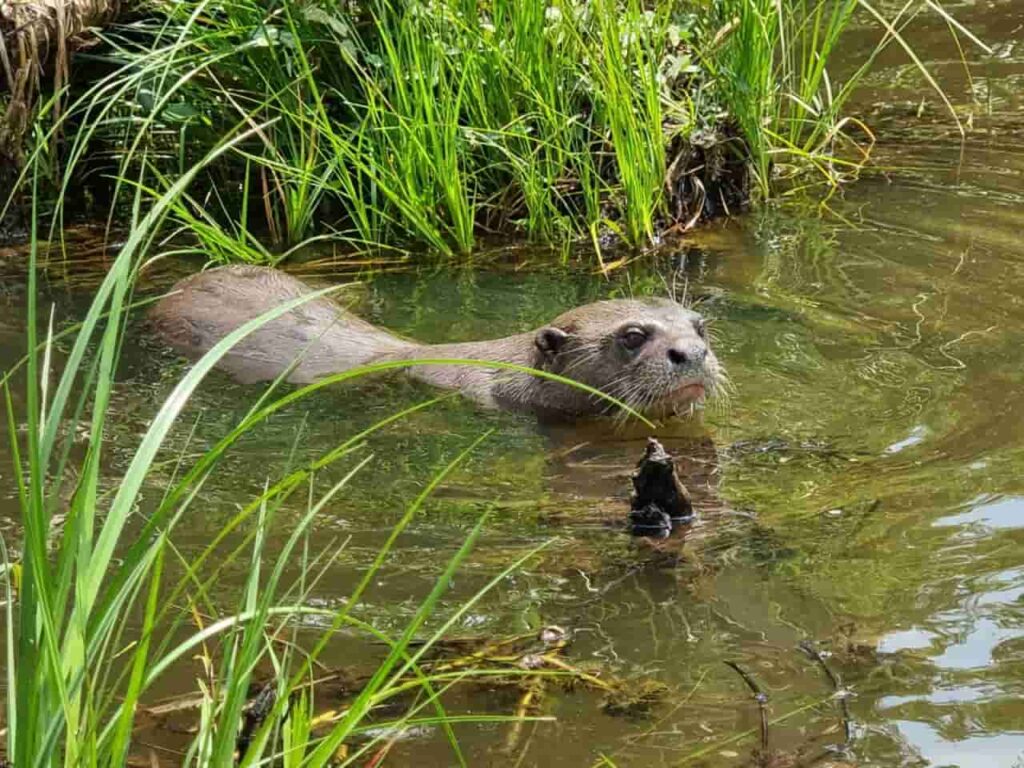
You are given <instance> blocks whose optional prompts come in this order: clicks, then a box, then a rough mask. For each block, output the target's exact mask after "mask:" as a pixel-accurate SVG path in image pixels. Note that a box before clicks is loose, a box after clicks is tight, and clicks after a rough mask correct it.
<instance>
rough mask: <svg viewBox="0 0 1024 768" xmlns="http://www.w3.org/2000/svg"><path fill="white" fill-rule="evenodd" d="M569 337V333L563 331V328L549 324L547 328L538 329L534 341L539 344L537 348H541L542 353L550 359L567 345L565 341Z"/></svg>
mask: <svg viewBox="0 0 1024 768" xmlns="http://www.w3.org/2000/svg"><path fill="white" fill-rule="evenodd" d="M568 339H569V334H567V333H566V332H565V331H563V330H562V329H561V328H555V327H554V326H551V325H549V326H548V327H546V328H541V329H540V330H539V331H537V336H536V337H535V338H534V343H535V344H536V345H537V349H539V350H540V352H541V354H542V355H544V357H545V358H546V359H548V360H550V359H551V358H553V357H554V356H555V355H557V354H558V351H559V350H560V349H561V348H562V347H563V346H564V345H565V342H566V341H567V340H568Z"/></svg>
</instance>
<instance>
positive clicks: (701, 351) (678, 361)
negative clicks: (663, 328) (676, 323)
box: [668, 344, 708, 368]
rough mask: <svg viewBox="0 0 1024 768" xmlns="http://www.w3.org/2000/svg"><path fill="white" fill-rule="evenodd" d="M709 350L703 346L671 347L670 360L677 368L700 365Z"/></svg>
mask: <svg viewBox="0 0 1024 768" xmlns="http://www.w3.org/2000/svg"><path fill="white" fill-rule="evenodd" d="M707 354H708V348H707V347H705V346H704V345H703V344H687V345H678V344H677V345H676V346H673V347H669V349H668V359H669V362H671V363H672V365H674V366H675V367H676V368H683V367H685V366H687V365H700V364H701V363H703V362H704V358H705V357H707Z"/></svg>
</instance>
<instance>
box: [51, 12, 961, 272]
mask: <svg viewBox="0 0 1024 768" xmlns="http://www.w3.org/2000/svg"><path fill="white" fill-rule="evenodd" d="M915 7H916V6H915ZM936 7H938V6H936ZM940 10H941V9H940ZM914 12H917V11H914ZM943 13H945V12H944V11H943ZM855 18H864V19H865V20H870V21H873V22H875V23H877V24H878V25H879V26H880V27H881V28H882V30H883V34H882V35H881V38H880V40H879V42H878V44H877V46H876V47H875V48H874V49H873V50H872V51H871V52H870V54H869V55H868V56H867V57H866V59H865V60H864V61H862V62H855V63H854V64H853V65H852V66H851V67H847V68H846V69H847V70H849V71H844V77H843V79H842V80H841V81H837V80H834V79H833V78H834V75H832V74H831V69H830V68H831V67H832V65H833V63H834V58H835V53H836V51H837V50H838V48H839V45H840V42H841V40H842V39H843V35H844V32H845V31H846V30H847V29H848V28H849V27H850V26H851V24H852V23H853V21H854V19H855ZM912 19H913V12H910V11H908V10H907V9H906V8H905V9H904V10H903V11H901V12H899V13H897V14H896V16H895V17H893V18H891V19H890V18H887V17H885V16H884V15H883V14H881V13H880V12H879V11H878V10H876V9H875V8H874V7H873V6H871V5H869V4H868V3H867V2H866V0H842V1H841V2H837V3H813V2H805V1H803V0H801V2H796V3H778V2H774V0H728V1H727V2H723V3H712V4H707V5H690V4H687V3H677V2H674V1H672V0H659V1H658V2H656V3H653V4H645V3H641V2H640V0H601V1H600V2H589V3H584V2H569V3H561V4H554V5H552V4H549V3H548V2H547V0H525V1H519V0H517V1H516V2H513V1H512V0H494V1H493V2H490V3H487V4H478V3H466V2H462V0H429V1H428V0H369V1H368V2H365V3H359V4H356V5H345V4H337V3H333V2H317V3H309V2H298V0H282V2H278V3H273V4H270V5H268V4H266V3H262V2H256V0H240V1H239V2H232V3H219V2H213V0H188V2H163V1H162V0H154V2H151V3H149V4H148V5H147V10H146V14H145V15H143V17H142V18H141V19H139V20H135V21H130V22H126V23H123V24H121V25H119V26H113V27H110V28H108V29H107V30H105V32H104V33H103V35H104V40H105V43H106V45H105V47H104V48H103V49H102V52H97V53H93V54H88V55H82V56H80V57H79V59H78V61H79V63H80V64H81V65H82V66H83V67H84V66H88V71H89V73H90V75H89V76H88V77H83V78H82V80H81V83H80V84H78V83H76V86H75V89H74V94H75V95H76V97H75V98H74V99H73V100H72V101H71V103H70V104H69V105H68V106H67V108H66V109H64V110H63V112H61V114H60V117H59V120H58V121H57V123H58V124H57V125H56V126H55V127H53V128H52V129H50V130H49V131H46V130H45V125H46V124H45V123H40V125H41V130H43V131H44V132H45V133H46V134H47V136H48V137H49V138H50V141H48V142H45V143H39V144H38V147H39V149H38V150H37V154H36V155H35V157H34V158H33V159H35V160H40V159H47V160H48V165H49V168H50V171H51V176H52V179H53V180H54V182H55V183H56V184H57V188H56V190H55V203H56V205H58V206H67V205H68V204H69V201H70V199H71V198H70V197H69V196H68V195H67V194H66V193H67V192H68V191H69V190H70V189H72V187H73V186H74V185H76V184H80V183H81V180H83V179H88V180H90V181H89V182H88V183H89V184H93V185H96V194H97V196H98V197H99V198H102V199H104V200H106V199H108V198H112V199H113V200H114V205H115V206H116V205H118V201H122V202H121V204H122V205H126V204H127V200H128V199H130V198H126V197H125V182H124V181H123V180H124V179H129V178H134V177H136V176H137V173H138V169H139V167H140V166H141V165H146V166H151V167H154V168H156V169H158V170H159V174H160V176H161V177H162V178H163V182H162V185H161V186H160V187H159V189H163V188H166V186H167V185H170V184H172V183H173V182H174V180H175V179H176V178H177V176H178V175H180V173H182V171H183V169H185V168H187V167H189V166H190V164H191V163H193V162H195V161H196V160H197V159H198V158H199V157H201V156H202V155H203V154H204V153H205V152H206V151H207V150H208V149H209V148H210V147H212V146H215V145H216V144H217V143H218V142H219V141H220V140H221V139H222V138H223V137H224V136H226V135H230V133H231V132H232V131H234V130H236V129H237V127H238V126H240V125H242V126H250V127H251V126H256V125H258V126H260V127H259V129H258V130H254V131H253V132H252V133H251V135H250V136H249V137H248V139H247V140H246V141H244V142H239V143H237V144H236V145H235V146H234V147H233V149H232V151H231V152H228V153H225V154H224V155H222V156H221V157H220V158H219V159H218V160H217V162H215V163H213V164H211V165H210V166H208V167H207V168H206V169H204V171H203V175H204V178H203V181H202V182H201V184H199V185H197V186H196V189H197V190H202V191H201V192H199V193H197V194H196V195H195V197H193V198H182V199H180V201H179V202H178V204H177V205H176V209H175V211H174V212H173V214H172V219H174V220H176V221H177V222H178V223H179V224H181V225H182V227H183V229H184V230H185V231H188V232H189V233H190V236H191V237H192V238H193V239H194V241H195V242H196V243H197V244H198V245H199V246H200V247H201V248H202V249H204V250H205V251H206V252H208V253H209V255H210V257H211V258H213V259H215V260H222V261H235V260H244V261H259V262H264V263H266V262H273V261H274V260H275V259H277V258H279V256H280V253H281V252H282V251H283V250H285V249H288V248H290V247H294V246H295V245H297V244H299V243H302V242H304V241H306V240H307V239H308V238H310V237H333V238H340V239H344V240H346V241H348V242H349V243H351V244H353V245H356V246H360V247H371V248H372V247H376V246H379V245H380V244H388V245H392V246H393V245H400V244H409V245H412V244H422V245H426V246H428V247H429V248H431V249H432V250H435V251H438V252H440V253H443V254H453V253H460V252H461V253H465V252H468V251H470V250H472V249H473V248H474V246H475V244H476V242H477V239H478V238H479V237H480V236H481V235H482V234H483V235H486V234H490V233H494V232H501V233H506V234H509V233H519V234H522V235H526V236H527V237H530V238H534V239H539V240H545V241H564V240H566V239H578V238H589V239H591V240H593V241H594V242H595V243H597V242H598V240H599V238H600V237H601V236H603V235H615V236H617V237H618V238H619V239H621V240H623V241H625V242H627V243H629V244H631V245H633V246H643V245H645V244H649V243H651V242H653V241H655V240H656V239H657V238H658V236H659V235H660V234H661V233H662V232H664V231H666V230H669V229H673V228H676V229H685V228H686V227H689V226H692V225H693V224H694V223H696V222H697V221H698V220H700V218H701V217H703V216H708V215H714V214H716V213H724V212H731V211H733V210H734V209H736V208H739V207H742V206H743V205H745V204H746V203H747V202H748V201H749V200H750V199H752V198H763V197H768V196H771V195H773V194H777V193H779V192H780V191H792V190H793V189H795V188H800V187H802V186H805V185H806V184H807V183H810V184H815V185H820V184H821V183H824V184H825V188H826V189H829V188H833V187H835V186H836V185H837V184H839V183H841V182H842V181H844V180H846V179H848V178H851V177H853V176H854V175H855V174H856V171H857V170H858V169H859V168H860V167H861V166H862V165H863V163H864V162H865V161H866V160H867V159H868V157H869V154H870V148H871V144H872V142H873V135H872V133H871V131H870V129H869V128H868V126H866V125H865V124H864V123H862V122H860V121H859V120H857V119H856V118H855V117H853V116H850V115H847V114H846V113H845V109H846V106H847V104H848V102H849V97H850V95H851V94H852V93H853V92H854V90H855V89H856V87H857V85H858V83H859V81H860V79H861V78H862V76H863V75H864V73H865V72H866V71H867V69H868V68H869V67H870V65H871V63H872V61H873V60H874V59H875V57H876V56H877V55H878V53H879V52H881V51H882V50H884V49H885V48H886V47H887V46H888V45H890V44H893V43H896V44H899V45H901V46H903V47H904V48H905V49H906V50H907V51H908V53H909V54H910V55H911V56H912V57H913V51H912V48H911V47H910V45H909V44H908V42H907V40H906V38H905V37H904V36H903V34H902V32H903V30H904V29H905V27H906V25H907V24H908V23H909V22H910V21H911V20H912ZM918 65H919V67H920V69H921V71H922V72H923V73H924V76H925V77H926V78H929V76H928V75H927V72H926V70H925V69H924V67H923V65H920V62H918ZM929 79H930V78H929ZM931 82H934V81H931ZM55 108H56V104H54V109H55ZM59 135H65V136H67V137H68V138H67V140H66V141H65V143H64V144H63V145H62V146H55V142H54V141H53V137H55V136H59ZM76 169H78V171H77V172H76ZM808 171H810V172H811V173H808ZM748 177H749V178H752V179H753V181H754V183H753V185H752V187H751V184H749V183H748ZM103 179H108V181H102V180H103ZM794 180H797V182H796V183H794ZM781 182H785V183H781ZM104 184H105V185H106V186H105V187H104ZM61 193H63V194H61ZM122 210H123V208H122ZM255 231H258V232H261V233H264V234H262V235H261V237H260V238H256V237H254V236H253V234H252V233H253V232H255ZM261 239H262V240H264V241H266V240H269V245H268V246H262V245H260V244H259V242H260V240H261ZM275 254H276V255H275Z"/></svg>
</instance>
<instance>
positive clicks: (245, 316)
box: [150, 266, 414, 384]
mask: <svg viewBox="0 0 1024 768" xmlns="http://www.w3.org/2000/svg"><path fill="white" fill-rule="evenodd" d="M173 291H174V292H173V293H172V294H170V295H168V296H166V297H165V298H163V299H161V300H160V302H158V303H157V305H156V307H155V308H154V309H153V310H152V312H151V313H150V321H151V322H152V324H153V327H154V328H155V329H156V331H157V333H159V334H160V335H161V336H162V337H163V338H164V339H165V340H166V341H167V343H168V344H170V345H171V346H172V347H173V348H174V349H175V350H176V351H177V352H179V353H181V354H183V355H186V356H187V357H190V358H193V359H195V358H198V357H200V356H202V355H203V354H204V353H205V352H207V351H208V350H209V349H210V348H211V347H213V346H214V345H215V344H216V343H217V342H218V341H220V340H221V339H223V338H224V337H225V336H226V335H228V334H229V333H231V332H232V331H234V330H235V329H236V328H238V327H240V326H241V325H243V324H244V323H246V322H248V321H249V320H253V319H255V318H257V317H259V316H260V315H262V314H263V313H265V312H267V311H268V310H270V309H272V308H273V307H275V306H277V305H279V304H282V303H283V302H286V301H289V300H291V299H295V298H298V297H300V296H305V295H308V294H309V293H310V292H311V289H310V288H309V287H308V286H306V285H305V284H303V283H302V282H300V281H299V280H296V279H295V278H293V277H290V276H289V275H287V274H285V273H283V272H279V271H277V270H274V269H267V268H265V267H252V266H230V267H219V268H217V269H211V270H207V271H206V272H201V273H199V274H197V275H193V276H192V277H188V278H186V279H184V280H182V281H181V282H179V283H178V284H177V285H175V286H174V289H173ZM412 346H414V345H412V344H409V343H408V342H405V341H402V340H401V339H398V338H396V337H395V336H392V335H391V334H390V333H387V332H386V331H383V330H381V329H379V328H377V327H375V326H373V325H370V324H369V323H367V322H364V321H363V320H360V319H359V318H357V317H355V316H354V315H352V314H351V313H349V312H347V311H345V310H344V309H343V308H342V307H340V306H339V305H338V304H337V303H335V302H334V301H332V300H330V299H327V298H323V297H321V298H317V299H312V300H310V301H308V302H307V303H305V304H303V305H302V306H300V307H298V308H296V309H293V310H291V311H290V312H287V313H285V314H284V315H282V316H281V317H278V318H275V319H274V320H271V321H270V322H268V323H265V324H264V325H263V326H261V327H260V328H259V329H258V330H256V331H253V332H252V333H250V334H249V335H248V336H246V337H245V338H244V339H243V340H242V341H240V342H239V343H238V344H236V345H235V346H234V347H233V348H232V349H231V351H230V352H228V353H227V354H226V355H225V356H224V357H223V358H222V360H221V361H220V363H219V367H220V368H222V369H223V370H225V371H227V372H228V373H230V374H231V375H233V376H234V377H235V378H237V379H238V380H239V381H241V382H243V383H249V382H255V381H267V380H272V379H275V378H277V376H279V375H280V374H281V373H282V372H283V371H285V370H287V369H288V368H289V367H290V366H292V365H293V364H294V365H295V368H294V370H292V371H291V373H290V374H289V376H288V381H291V382H293V383H297V384H306V383H309V382H312V381H315V380H316V379H318V378H321V377H323V376H327V375H329V374H332V373H339V372H341V371H345V370H348V369H349V368H353V367H355V366H358V365H362V364H364V363H367V362H369V361H370V360H372V359H373V358H379V357H381V356H382V355H389V354H398V353H401V352H402V351H404V350H406V349H408V348H410V347H412Z"/></svg>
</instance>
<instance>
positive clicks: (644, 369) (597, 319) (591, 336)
mask: <svg viewBox="0 0 1024 768" xmlns="http://www.w3.org/2000/svg"><path fill="white" fill-rule="evenodd" d="M535 344H536V347H537V356H538V361H537V362H538V364H539V365H538V367H542V368H544V369H545V370H548V371H551V372H552V373H557V374H559V375H561V376H565V377H567V378H571V379H575V380H576V381H579V382H582V383H584V384H588V385H589V386H591V387H594V388H596V389H599V390H601V391H602V392H604V393H606V394H608V395H611V396H612V397H614V398H616V399H618V400H621V401H623V402H625V403H626V404H627V405H629V406H630V407H632V408H634V409H636V410H639V411H641V412H665V411H670V412H671V411H678V410H680V408H681V407H689V406H690V405H691V404H693V403H695V402H699V401H702V400H703V399H704V398H705V397H706V396H707V395H711V394H713V393H714V392H715V390H716V388H717V387H718V385H719V384H720V382H721V381H722V378H723V373H722V370H721V366H720V365H719V363H718V359H717V358H716V357H715V353H714V352H713V351H712V349H711V347H710V341H709V339H708V333H707V327H706V324H705V321H704V318H703V317H701V315H700V314H699V313H697V312H694V311H693V310H691V309H687V308H686V307H684V306H683V305H682V304H679V303H677V302H675V301H671V300H668V299H646V300H642V299H626V300H615V301H600V302H597V303H595V304H588V305H586V306H583V307H579V308H577V309H574V310H572V311H570V312H567V313H565V314H564V315H561V316H560V317H557V318H556V319H555V320H554V321H553V322H552V323H551V324H550V325H547V326H545V327H543V328H541V329H540V330H538V331H537V333H536V336H535ZM544 386H545V388H550V387H561V388H562V390H563V391H562V392H561V393H560V396H561V398H568V400H569V401H570V402H567V403H566V405H567V406H568V407H567V408H566V409H565V410H572V411H575V412H577V413H585V412H593V413H597V412H600V411H604V410H607V409H608V405H609V404H608V403H607V402H602V401H601V400H600V399H599V398H595V397H594V396H592V395H588V394H587V393H585V392H581V391H578V390H574V391H573V392H572V393H569V392H566V391H565V390H566V388H565V387H564V385H558V384H553V383H551V382H545V384H544Z"/></svg>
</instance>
